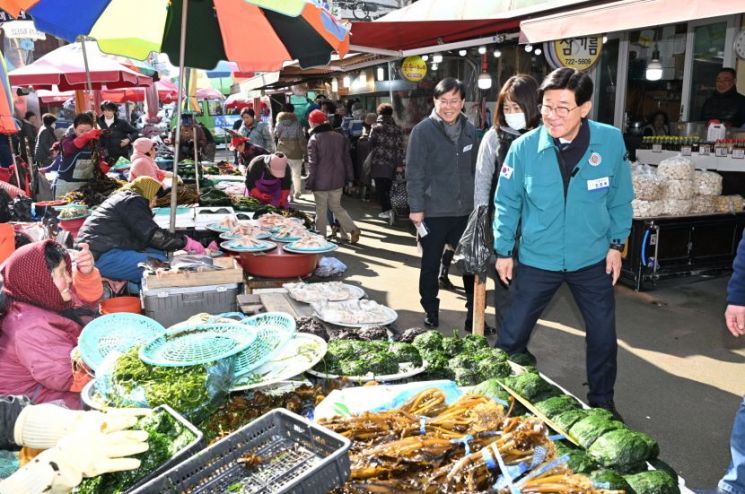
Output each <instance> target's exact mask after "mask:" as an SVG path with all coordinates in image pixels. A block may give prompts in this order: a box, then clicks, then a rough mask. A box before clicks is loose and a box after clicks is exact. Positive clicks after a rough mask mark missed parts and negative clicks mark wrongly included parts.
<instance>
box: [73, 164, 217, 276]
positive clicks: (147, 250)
mask: <svg viewBox="0 0 745 494" xmlns="http://www.w3.org/2000/svg"><path fill="white" fill-rule="evenodd" d="M161 190H162V189H161V186H160V182H158V181H157V180H155V179H154V178H151V177H139V178H136V179H135V180H134V181H133V182H130V183H129V184H127V185H125V186H124V187H122V188H121V189H119V190H118V191H117V192H116V193H114V194H112V195H111V196H110V197H109V198H108V199H106V200H105V201H104V202H103V203H102V204H101V205H100V206H98V208H96V209H95V210H94V211H93V213H92V214H91V215H90V216H89V217H88V218H86V220H85V223H83V226H82V227H81V228H80V232H79V233H78V240H79V241H80V242H86V243H88V245H90V249H91V252H92V253H93V256H94V257H95V259H96V265H97V266H98V269H99V270H100V271H101V275H102V276H104V277H106V278H109V279H112V280H127V281H129V282H131V283H134V284H139V283H140V282H141V280H142V268H140V267H139V266H138V264H139V263H141V262H145V261H147V260H148V258H155V259H159V260H161V261H165V260H166V259H167V256H166V253H167V252H172V251H176V250H187V251H188V252H191V253H195V254H204V252H205V248H204V247H203V246H202V244H200V243H199V242H198V241H196V240H194V239H192V238H189V237H187V236H186V235H182V234H179V233H171V232H169V231H168V230H165V229H163V228H160V227H159V226H158V225H157V224H156V223H155V221H154V220H153V212H152V209H151V207H152V206H153V205H154V204H155V200H156V199H157V196H158V193H159V192H160V191H161Z"/></svg>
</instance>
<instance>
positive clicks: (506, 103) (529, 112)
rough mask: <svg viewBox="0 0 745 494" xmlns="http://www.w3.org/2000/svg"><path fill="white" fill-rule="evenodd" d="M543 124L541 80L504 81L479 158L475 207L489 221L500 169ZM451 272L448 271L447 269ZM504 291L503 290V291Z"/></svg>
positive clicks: (499, 296)
mask: <svg viewBox="0 0 745 494" xmlns="http://www.w3.org/2000/svg"><path fill="white" fill-rule="evenodd" d="M539 123H540V114H539V113H538V83H537V82H536V80H535V79H533V77H531V76H529V75H527V74H517V75H513V76H512V77H510V78H509V79H507V82H505V83H504V85H503V86H502V89H501V90H500V92H499V98H498V99H497V105H496V111H495V112H494V124H493V125H492V127H491V129H489V131H488V132H487V133H486V134H485V135H484V138H483V139H482V141H481V145H480V146H479V155H478V159H477V161H476V178H475V187H474V193H473V206H474V208H478V207H479V206H488V207H489V224H491V222H492V221H491V218H492V217H493V216H494V192H495V191H496V190H497V182H498V181H499V171H500V170H501V169H502V165H503V164H504V158H505V156H507V151H509V149H510V145H511V144H512V142H513V141H514V140H515V139H517V138H518V137H520V136H521V135H522V134H524V133H525V132H527V131H529V130H531V129H533V128H535V127H537V126H538V125H539ZM446 274H447V271H446ZM500 292H501V293H500ZM504 292H505V290H502V289H501V288H500V287H499V286H498V287H497V289H496V290H495V292H494V294H495V307H496V313H497V314H496V320H497V326H498V327H499V326H500V321H501V313H502V312H503V311H504V308H505V307H506V305H507V304H508V303H509V298H508V297H507V296H506V293H504Z"/></svg>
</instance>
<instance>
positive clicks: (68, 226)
mask: <svg viewBox="0 0 745 494" xmlns="http://www.w3.org/2000/svg"><path fill="white" fill-rule="evenodd" d="M85 218H87V216H84V217H83V218H75V219H73V220H59V226H60V228H62V229H63V230H65V231H68V232H70V235H72V239H73V240H75V239H76V238H77V236H78V232H79V231H80V227H81V226H83V223H85Z"/></svg>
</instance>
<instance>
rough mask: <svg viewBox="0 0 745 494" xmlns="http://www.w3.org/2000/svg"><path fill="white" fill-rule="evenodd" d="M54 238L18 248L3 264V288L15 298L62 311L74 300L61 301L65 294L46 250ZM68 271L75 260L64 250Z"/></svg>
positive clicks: (70, 305) (70, 273) (69, 272)
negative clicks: (52, 268)
mask: <svg viewBox="0 0 745 494" xmlns="http://www.w3.org/2000/svg"><path fill="white" fill-rule="evenodd" d="M54 243H55V242H54V241H53V240H42V241H41V242H33V243H31V244H28V245H24V246H23V247H21V248H20V249H18V250H16V251H15V252H13V254H11V256H10V257H9V258H8V259H7V260H6V261H5V262H4V263H3V265H2V276H3V280H4V286H3V291H4V292H5V294H6V295H8V296H9V297H11V298H12V299H13V300H17V301H19V302H25V303H27V304H31V305H35V306H37V307H41V308H42V309H47V310H51V311H54V312H62V311H63V310H65V309H69V308H70V307H72V301H70V302H65V301H64V300H62V294H61V293H60V291H59V289H58V288H57V286H56V285H55V284H54V281H53V280H52V275H51V273H50V272H49V268H48V267H47V261H46V257H45V256H44V249H45V248H46V246H47V244H54ZM65 263H66V264H67V274H69V275H70V276H72V261H71V260H70V255H69V254H67V253H65Z"/></svg>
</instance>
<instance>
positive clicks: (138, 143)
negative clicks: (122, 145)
mask: <svg viewBox="0 0 745 494" xmlns="http://www.w3.org/2000/svg"><path fill="white" fill-rule="evenodd" d="M132 146H133V147H134V148H135V151H137V152H138V153H140V154H145V153H147V152H149V151H150V150H151V149H153V146H155V141H153V140H152V139H148V138H147V137H138V138H137V139H135V142H133V143H132Z"/></svg>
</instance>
